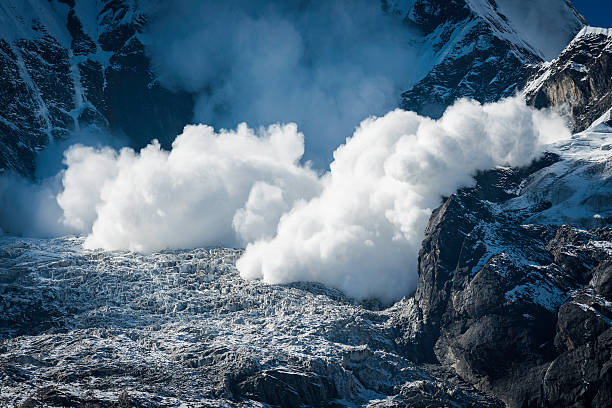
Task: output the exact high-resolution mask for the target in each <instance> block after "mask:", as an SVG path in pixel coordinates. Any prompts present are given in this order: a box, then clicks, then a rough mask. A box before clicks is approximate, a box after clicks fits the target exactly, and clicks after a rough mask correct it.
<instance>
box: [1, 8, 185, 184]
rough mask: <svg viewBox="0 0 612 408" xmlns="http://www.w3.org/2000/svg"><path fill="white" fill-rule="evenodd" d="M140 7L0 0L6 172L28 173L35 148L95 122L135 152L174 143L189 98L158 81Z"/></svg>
mask: <svg viewBox="0 0 612 408" xmlns="http://www.w3.org/2000/svg"><path fill="white" fill-rule="evenodd" d="M137 3H138V2H132V1H122V0H101V1H95V2H91V1H90V2H87V1H78V2H76V1H74V0H72V1H69V0H67V1H56V0H53V1H37V0H29V1H23V0H9V1H3V2H2V4H0V21H2V29H0V67H2V69H1V71H0V87H1V92H0V94H1V95H2V96H1V97H0V98H2V100H1V102H2V103H1V104H0V168H3V169H14V170H16V171H18V172H19V173H21V174H25V175H30V176H31V175H33V174H34V166H35V165H34V161H35V156H36V152H37V151H39V150H41V149H43V148H44V147H45V146H46V145H47V144H48V143H50V142H58V141H62V140H65V139H67V138H68V137H70V134H71V132H74V131H77V130H79V129H81V128H85V127H87V126H88V125H92V124H94V125H96V126H98V127H99V128H101V129H109V130H110V131H112V132H114V133H116V134H117V135H118V136H119V137H122V138H126V139H128V140H129V144H130V145H132V146H134V147H143V146H145V145H146V144H147V143H148V142H149V141H151V140H152V139H155V138H156V139H158V140H159V141H160V142H161V143H162V144H163V145H164V146H165V147H169V146H170V144H171V143H172V140H174V137H175V136H176V135H177V134H178V133H180V131H181V130H182V128H183V126H184V125H185V124H186V123H188V122H189V121H190V119H191V117H192V110H193V101H192V98H191V96H190V95H188V94H187V93H184V92H174V91H170V90H168V89H165V88H163V87H162V86H160V85H159V83H158V82H157V80H156V77H155V75H154V73H153V72H152V69H151V64H150V61H149V59H148V57H146V55H145V52H144V46H143V44H142V42H141V41H140V39H139V33H140V32H141V30H142V27H143V25H144V24H146V17H145V16H144V15H143V14H141V13H140V12H139V8H138V7H137Z"/></svg>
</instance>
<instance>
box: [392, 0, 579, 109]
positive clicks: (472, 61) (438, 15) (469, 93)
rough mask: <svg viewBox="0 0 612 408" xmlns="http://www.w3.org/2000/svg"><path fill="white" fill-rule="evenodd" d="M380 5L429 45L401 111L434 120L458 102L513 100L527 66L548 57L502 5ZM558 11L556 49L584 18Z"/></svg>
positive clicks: (480, 1)
mask: <svg viewBox="0 0 612 408" xmlns="http://www.w3.org/2000/svg"><path fill="white" fill-rule="evenodd" d="M406 3H407V4H406ZM498 3H500V5H501V4H503V1H501V2H498ZM515 3H516V2H515ZM384 4H386V5H387V7H388V8H389V9H390V10H391V12H394V13H396V14H399V15H400V16H402V17H403V18H404V21H405V22H406V23H407V24H408V25H410V26H414V27H416V28H417V29H419V30H421V31H422V32H423V33H424V36H425V40H424V41H425V42H426V43H431V44H432V50H431V51H430V52H431V53H432V54H433V55H434V57H433V58H432V60H433V61H434V63H433V65H432V68H431V69H430V70H429V71H428V72H427V73H426V75H425V76H424V78H423V79H421V80H420V81H419V82H418V83H417V84H416V85H414V86H413V87H412V88H411V89H409V90H407V91H406V92H404V93H403V94H402V102H401V104H400V106H401V107H402V108H403V109H406V110H412V111H415V112H418V113H420V114H423V115H428V116H432V117H439V116H441V114H442V113H443V112H444V110H445V109H446V107H448V106H449V105H450V104H452V103H453V102H454V101H455V100H456V99H458V98H462V97H468V98H472V99H476V100H478V101H480V102H493V101H497V100H499V99H500V98H502V97H506V96H512V95H514V94H515V93H516V92H517V90H518V89H519V88H520V87H521V86H522V84H523V83H524V81H525V78H526V77H527V76H528V75H529V72H530V69H529V64H536V63H538V62H541V61H542V59H543V58H545V59H546V58H547V57H548V56H547V55H544V54H543V53H542V52H541V51H539V50H538V49H536V48H535V47H534V46H533V45H532V44H530V42H534V39H533V38H528V37H526V36H525V35H524V34H523V33H521V32H520V31H519V30H517V29H516V28H515V27H514V25H513V22H512V21H511V20H510V19H509V18H508V17H507V16H506V15H504V11H503V7H500V6H498V4H497V3H496V2H494V1H488V0H477V1H466V0H453V1H446V2H435V1H430V0H417V1H407V2H399V1H397V2H395V1H386V2H384ZM513 7H516V4H513ZM563 7H564V9H563V10H562V11H563V12H564V13H565V15H566V16H565V19H564V21H563V24H564V27H556V29H557V30H558V31H559V32H563V31H564V30H566V31H567V33H565V35H566V37H563V38H561V39H557V40H556V41H560V42H561V44H562V45H561V47H560V49H561V48H563V46H564V45H565V44H567V43H568V42H569V41H570V40H571V38H572V37H573V36H574V35H575V34H576V33H577V32H578V31H579V30H580V28H581V27H582V25H584V19H583V18H582V17H581V16H580V15H579V14H578V13H577V12H576V10H574V9H573V7H572V6H571V5H570V4H569V3H568V4H565V5H563ZM547 24H554V23H553V22H552V21H549V22H547ZM547 40H548V41H550V42H554V41H555V40H554V39H552V38H547Z"/></svg>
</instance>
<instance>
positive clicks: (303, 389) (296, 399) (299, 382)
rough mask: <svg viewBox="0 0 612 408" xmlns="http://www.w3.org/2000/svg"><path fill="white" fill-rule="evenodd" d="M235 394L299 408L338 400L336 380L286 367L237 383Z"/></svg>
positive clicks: (266, 371) (255, 375)
mask: <svg viewBox="0 0 612 408" xmlns="http://www.w3.org/2000/svg"><path fill="white" fill-rule="evenodd" d="M234 393H235V395H236V396H237V397H241V398H250V399H253V400H256V401H262V402H265V403H267V404H271V405H278V406H282V407H296V408H297V407H302V406H304V405H309V406H320V405H323V404H325V403H326V402H329V401H332V400H334V399H336V398H338V393H337V391H336V389H335V387H334V383H333V380H331V379H329V378H326V377H322V376H319V375H317V374H315V373H303V372H297V371H294V370H289V369H283V368H274V369H271V370H265V371H260V372H257V373H256V374H254V375H253V376H251V377H249V378H247V379H246V380H243V381H241V382H240V383H239V384H237V385H236V386H235V390H234Z"/></svg>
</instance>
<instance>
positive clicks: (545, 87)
mask: <svg viewBox="0 0 612 408" xmlns="http://www.w3.org/2000/svg"><path fill="white" fill-rule="evenodd" d="M611 65H612V31H611V30H609V29H602V28H594V27H584V28H583V29H582V30H581V31H580V33H579V34H578V35H577V36H576V38H575V39H574V40H572V42H571V43H570V44H569V46H568V47H567V48H566V49H565V50H564V51H563V52H562V53H561V55H560V56H559V57H558V58H556V59H555V60H553V61H551V62H548V63H543V64H540V65H538V66H537V67H536V68H535V72H534V73H533V74H532V76H531V78H530V79H529V82H528V85H527V86H526V88H525V93H526V96H527V100H528V101H529V102H530V103H531V104H532V105H533V106H535V107H536V108H542V107H547V106H557V107H559V108H560V109H561V111H562V112H564V113H566V114H567V115H568V117H569V118H571V119H572V126H573V129H574V131H576V132H581V131H583V130H585V129H586V128H587V127H588V126H589V125H591V123H593V121H594V120H595V119H597V118H599V117H600V116H601V115H603V114H604V113H605V112H606V110H607V109H609V107H610V106H612V75H611V73H612V68H611V67H610V66H611Z"/></svg>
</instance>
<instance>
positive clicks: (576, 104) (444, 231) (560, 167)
mask: <svg viewBox="0 0 612 408" xmlns="http://www.w3.org/2000/svg"><path fill="white" fill-rule="evenodd" d="M589 33H593V35H590V34H589ZM602 34H603V35H604V36H606V35H607V34H606V31H603V30H599V29H592V28H588V29H585V30H583V31H582V32H581V33H580V34H579V35H578V36H577V38H576V39H575V40H574V41H572V43H571V44H570V45H569V46H568V47H567V48H566V49H565V50H564V52H563V53H562V54H561V57H559V58H558V59H557V60H555V61H553V62H552V63H551V64H549V66H554V67H555V68H556V70H554V71H553V70H551V71H550V72H554V75H552V74H551V75H550V79H548V77H547V76H544V77H537V78H535V80H534V82H532V83H530V84H528V85H527V93H528V94H529V93H530V92H532V90H534V89H555V88H556V89H561V88H563V86H565V85H564V84H567V81H568V78H573V75H574V71H575V68H576V65H575V63H571V62H569V63H561V62H560V61H562V60H565V61H580V62H581V63H582V64H584V68H582V70H583V72H584V75H585V77H586V78H592V77H591V75H592V76H593V77H594V78H604V77H606V78H610V77H612V73H611V72H610V68H609V65H607V64H605V61H607V58H608V56H607V55H606V53H605V52H598V51H602V50H604V49H605V48H606V47H607V45H606V42H605V41H604V42H603V43H602V42H601V40H602V39H601V35H602ZM593 41H597V42H598V43H599V44H600V48H597V46H595V45H593ZM585 43H586V44H589V45H591V47H590V48H586V49H587V50H590V51H591V52H586V51H585V47H584V46H583V45H584V44H585ZM602 62H603V63H602ZM586 67H593V68H592V69H593V72H588V69H587V68H586ZM589 83H590V88H589V89H590V91H591V92H592V93H593V94H595V95H605V94H606V93H607V92H609V87H608V85H607V82H606V81H597V80H590V81H589ZM566 89H567V88H566ZM540 101H541V103H542V104H543V105H542V106H543V107H552V108H555V109H559V108H561V107H562V106H563V105H564V106H565V108H566V109H567V112H568V113H569V115H570V118H571V117H572V116H571V115H572V114H574V113H576V112H579V113H580V114H579V116H577V117H575V119H576V122H579V121H580V120H585V117H586V116H587V115H590V114H591V112H590V111H589V108H587V107H585V106H584V99H581V98H571V97H567V98H550V99H541V100H540ZM597 102H598V103H597V104H595V105H594V106H591V109H592V110H595V111H597V112H605V113H604V114H603V115H602V116H601V117H599V118H598V119H597V120H595V121H594V122H593V123H592V124H591V126H589V127H588V129H587V130H585V131H584V132H582V133H578V134H575V135H574V136H573V137H572V139H571V140H569V141H565V142H562V143H559V144H557V145H553V146H550V147H549V153H548V154H547V155H546V156H544V157H543V158H542V159H541V160H540V161H538V162H536V163H534V164H533V165H532V166H530V167H529V168H526V169H505V168H499V169H495V170H491V171H488V172H485V173H482V174H480V175H478V176H477V177H476V179H477V185H476V187H474V188H471V189H464V190H461V191H460V192H458V193H457V194H456V195H453V196H451V197H449V198H448V199H447V200H446V201H445V202H444V204H443V205H442V206H441V207H440V208H438V209H437V210H435V211H434V213H433V214H432V217H431V219H430V222H429V225H428V227H427V231H426V236H425V240H424V242H423V247H422V249H421V252H420V255H419V284H418V289H417V293H416V295H415V297H414V299H410V300H409V301H407V302H405V305H404V307H403V308H401V310H402V313H400V315H399V316H398V318H397V325H398V326H397V327H398V332H399V333H401V336H400V337H398V340H397V341H398V343H399V344H402V345H403V347H404V350H405V353H406V354H407V355H409V356H412V359H413V360H421V361H437V362H440V363H441V364H442V365H444V366H446V367H448V368H449V369H451V370H452V371H453V372H455V373H457V374H459V376H461V377H462V378H463V379H465V380H466V381H468V382H470V383H472V384H474V385H475V386H476V387H477V388H478V389H480V390H483V391H486V392H489V393H492V394H494V395H496V396H497V397H498V398H500V399H502V400H503V401H504V402H505V403H506V404H507V405H508V406H511V407H520V406H593V407H605V406H607V405H608V404H609V401H610V398H611V396H610V394H609V390H610V389H612V375H611V374H612V373H611V371H610V367H611V364H612V355H611V353H610V350H611V343H610V339H611V338H612V337H611V336H612V297H611V293H610V290H609V285H610V281H611V278H612V275H611V273H612V267H611V265H612V244H611V242H612V230H611V228H610V225H611V224H612V150H611V146H612V127H610V126H609V121H610V103H609V102H606V98H605V97H602V98H599V99H598V100H597ZM556 103H559V104H563V105H562V106H556V105H555V104H556ZM582 109H584V110H582ZM581 115H582V116H581ZM562 224H566V225H562ZM577 373H580V374H579V375H578V374H577Z"/></svg>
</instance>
